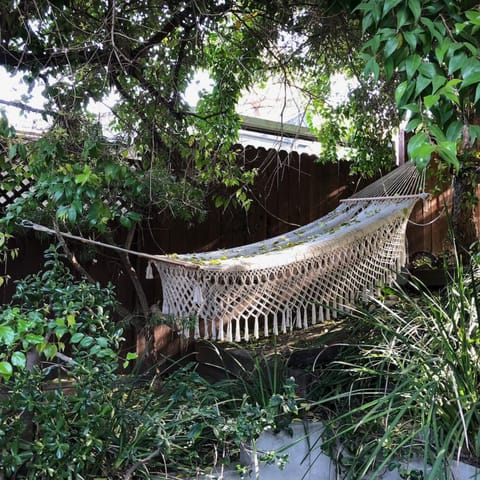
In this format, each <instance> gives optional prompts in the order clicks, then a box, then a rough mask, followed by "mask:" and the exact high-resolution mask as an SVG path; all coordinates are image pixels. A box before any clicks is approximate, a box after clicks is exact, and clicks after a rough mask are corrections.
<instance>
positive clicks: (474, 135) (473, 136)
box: [468, 125, 480, 145]
mask: <svg viewBox="0 0 480 480" xmlns="http://www.w3.org/2000/svg"><path fill="white" fill-rule="evenodd" d="M468 133H469V134H470V144H471V145H473V144H474V143H475V140H477V139H480V125H469V126H468Z"/></svg>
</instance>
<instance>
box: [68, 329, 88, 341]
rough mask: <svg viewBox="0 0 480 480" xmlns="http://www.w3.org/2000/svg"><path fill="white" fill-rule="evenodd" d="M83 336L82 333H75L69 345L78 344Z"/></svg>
mask: <svg viewBox="0 0 480 480" xmlns="http://www.w3.org/2000/svg"><path fill="white" fill-rule="evenodd" d="M84 336H85V335H84V334H83V333H80V332H77V333H74V334H73V335H72V338H71V339H70V343H78V342H80V341H81V340H82V339H83V337H84Z"/></svg>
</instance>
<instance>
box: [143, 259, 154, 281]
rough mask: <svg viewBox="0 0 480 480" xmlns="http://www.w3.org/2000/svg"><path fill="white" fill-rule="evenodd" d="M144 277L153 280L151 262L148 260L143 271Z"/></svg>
mask: <svg viewBox="0 0 480 480" xmlns="http://www.w3.org/2000/svg"><path fill="white" fill-rule="evenodd" d="M145 278H146V279H147V280H153V268H152V262H151V261H150V262H148V264H147V269H146V271H145Z"/></svg>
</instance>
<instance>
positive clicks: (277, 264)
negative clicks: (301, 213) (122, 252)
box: [153, 163, 424, 342]
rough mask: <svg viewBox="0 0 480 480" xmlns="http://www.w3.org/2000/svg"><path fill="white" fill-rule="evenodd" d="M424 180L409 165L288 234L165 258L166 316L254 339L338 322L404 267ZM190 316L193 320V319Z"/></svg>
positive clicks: (213, 332)
mask: <svg viewBox="0 0 480 480" xmlns="http://www.w3.org/2000/svg"><path fill="white" fill-rule="evenodd" d="M423 190H424V176H423V175H421V174H420V173H419V172H418V170H417V168H416V167H415V166H414V165H412V164H410V163H407V164H405V165H403V166H401V167H399V168H397V169H395V170H394V171H392V172H391V173H390V174H388V175H386V176H384V177H382V178H381V179H380V180H378V181H376V182H374V183H373V184H371V185H369V186H368V187H366V188H365V189H363V190H361V191H360V192H358V193H357V194H355V195H354V196H352V197H350V198H349V199H347V200H344V201H342V202H341V204H340V205H339V206H338V207H337V208H336V209H335V210H334V211H332V212H331V213H329V214H327V215H326V216H324V217H322V218H320V219H318V220H315V221H314V222H312V223H310V224H308V225H306V226H304V227H301V228H298V229H296V230H293V231H291V232H289V233H286V234H284V235H279V236H277V237H274V238H271V239H268V240H265V241H261V242H257V243H253V244H250V245H245V246H241V247H236V248H230V249H225V250H217V251H214V252H209V253H192V254H183V255H168V256H158V257H156V258H155V260H153V263H154V264H155V266H156V268H157V270H158V272H159V274H160V278H161V281H162V289H163V308H162V311H163V313H164V314H167V315H172V316H173V317H174V318H175V319H184V320H185V321H184V325H187V324H188V325H189V327H186V331H185V334H187V335H193V336H194V337H195V338H198V337H204V338H213V339H218V340H226V341H236V342H238V341H241V340H246V341H248V340H249V339H250V338H251V336H252V335H253V337H255V338H258V337H259V336H260V335H264V336H268V335H270V334H274V335H276V334H279V333H286V332H288V331H291V330H292V329H293V328H306V327H308V326H309V325H314V324H316V323H318V322H322V321H323V320H324V319H330V318H332V317H333V318H336V317H337V313H338V312H341V311H343V310H345V309H348V307H349V306H350V305H352V304H354V303H355V302H356V301H357V300H358V299H360V298H366V297H368V296H370V295H374V294H375V292H376V291H377V289H378V287H379V286H380V285H389V284H391V283H392V281H394V280H395V279H396V276H397V273H398V272H399V271H400V269H401V268H402V267H403V266H404V265H405V263H406V259H407V255H406V240H405V231H406V227H407V222H408V218H409V216H410V213H411V211H412V208H413V206H414V205H415V203H416V202H417V201H418V200H419V199H420V198H424V194H423ZM188 320H189V321H188Z"/></svg>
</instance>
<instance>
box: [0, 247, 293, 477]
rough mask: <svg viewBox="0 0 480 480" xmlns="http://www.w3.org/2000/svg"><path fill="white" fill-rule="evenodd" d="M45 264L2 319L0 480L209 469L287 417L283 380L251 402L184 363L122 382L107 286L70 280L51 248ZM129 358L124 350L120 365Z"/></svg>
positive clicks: (289, 389)
mask: <svg viewBox="0 0 480 480" xmlns="http://www.w3.org/2000/svg"><path fill="white" fill-rule="evenodd" d="M46 256H47V261H46V263H45V269H44V270H43V271H42V272H39V273H38V274H34V275H29V276H28V277H26V278H24V279H23V280H21V281H19V282H17V284H16V293H15V295H14V298H13V301H12V303H11V304H9V305H6V306H5V308H4V309H3V310H2V312H1V313H0V345H1V348H0V376H1V377H0V474H3V475H5V476H6V477H7V478H13V477H14V478H25V479H34V478H42V479H43V478H45V479H47V478H55V479H57V478H59V479H72V480H73V479H79V478H80V479H81V478H85V479H86V478H93V477H101V478H112V479H113V478H131V477H132V476H133V475H135V478H151V475H152V474H153V473H158V472H163V473H164V474H165V475H170V474H171V473H172V472H173V473H174V474H175V475H179V474H187V475H193V474H198V473H199V472H208V471H209V470H210V469H211V467H212V465H215V463H216V462H217V461H218V458H221V459H222V462H224V463H229V462H233V461H234V458H235V456H236V455H237V454H238V449H239V447H240V445H242V444H243V443H244V442H250V441H253V440H254V439H255V438H256V436H258V434H259V433H260V432H261V431H262V430H263V429H264V428H268V427H271V428H282V427H284V426H286V425H287V424H288V422H287V421H286V418H287V417H288V418H291V416H292V415H295V414H296V413H297V406H296V402H295V393H294V384H293V383H292V382H291V381H287V382H286V383H285V384H284V385H283V386H281V385H278V388H277V387H275V392H272V393H270V392H267V391H264V390H262V394H261V397H262V399H263V400H262V401H263V402H264V403H263V404H261V405H260V404H258V403H257V400H256V398H255V397H254V396H253V389H252V388H251V387H250V390H249V391H248V392H247V391H246V390H245V389H244V386H245V384H244V383H242V382H240V381H239V380H233V379H232V380H227V381H224V382H219V383H217V384H215V385H211V384H210V383H208V382H207V381H206V380H205V379H203V378H202V377H201V376H200V375H199V374H198V373H197V372H196V370H195V365H194V364H188V365H186V366H185V367H182V368H178V367H177V368H176V371H174V373H173V374H172V373H170V374H168V375H167V374H165V375H162V376H161V377H160V376H159V377H158V378H153V379H152V378H150V377H149V376H147V375H145V376H136V375H135V374H133V375H125V374H121V373H120V372H119V366H120V363H121V361H122V360H121V358H120V357H119V354H118V351H119V348H120V342H121V340H122V338H121V333H122V330H121V328H119V326H118V325H117V324H116V323H115V322H114V321H113V319H112V317H111V312H112V309H113V307H114V304H115V301H114V296H113V291H112V289H111V287H101V286H100V285H98V284H92V283H89V282H87V281H85V280H77V279H75V278H74V277H73V276H72V275H71V273H70V272H69V271H68V270H67V269H66V267H65V266H64V264H63V258H62V257H61V255H59V254H58V252H57V251H56V249H55V248H51V249H50V250H49V251H48V253H47V255H46ZM135 358H136V355H135V354H133V353H128V354H127V355H126V359H125V362H124V363H123V365H124V367H126V366H128V363H129V360H134V359H135ZM260 368H261V367H260V365H257V369H260ZM174 370H175V369H174ZM256 375H261V373H260V370H257V373H256ZM259 378H260V377H259Z"/></svg>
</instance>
